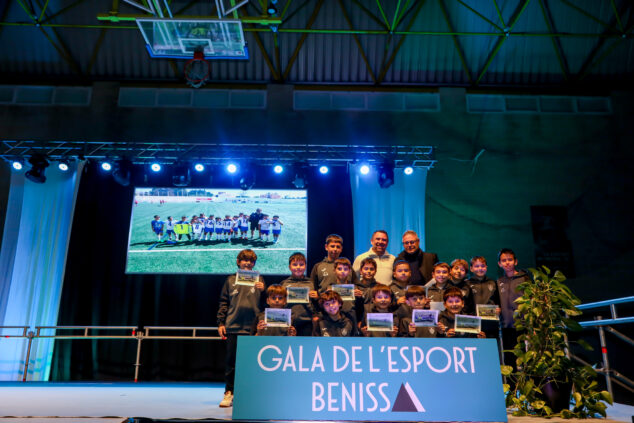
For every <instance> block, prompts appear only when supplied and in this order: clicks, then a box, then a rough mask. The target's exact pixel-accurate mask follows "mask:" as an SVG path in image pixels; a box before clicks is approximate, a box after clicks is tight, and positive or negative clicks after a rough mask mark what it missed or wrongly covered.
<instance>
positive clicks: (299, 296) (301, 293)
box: [286, 286, 310, 304]
mask: <svg viewBox="0 0 634 423" xmlns="http://www.w3.org/2000/svg"><path fill="white" fill-rule="evenodd" d="M309 291H310V289H309V288H308V287H307V286H287V287H286V293H287V295H286V302H287V303H293V304H300V303H301V304H306V303H308V302H309V300H308V292H309Z"/></svg>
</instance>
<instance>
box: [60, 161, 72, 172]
mask: <svg viewBox="0 0 634 423" xmlns="http://www.w3.org/2000/svg"><path fill="white" fill-rule="evenodd" d="M57 167H58V168H59V170H61V171H62V172H66V171H68V169H69V166H68V160H66V159H64V160H60V161H59V163H58V164H57Z"/></svg>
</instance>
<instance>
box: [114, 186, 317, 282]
mask: <svg viewBox="0 0 634 423" xmlns="http://www.w3.org/2000/svg"><path fill="white" fill-rule="evenodd" d="M306 227H307V203H306V191H305V190H273V189H271V190H267V189H256V190H249V191H242V190H237V189H219V188H137V189H136V190H135V193H134V204H133V206H132V217H131V223H130V236H129V244H128V258H127V263H126V273H198V274H200V273H210V274H226V273H227V263H231V262H232V261H234V260H235V255H236V254H237V252H238V251H240V250H242V249H244V248H250V249H252V250H254V251H257V254H258V270H259V271H260V272H261V273H263V274H284V273H285V272H286V271H287V268H286V266H285V259H286V258H287V257H288V256H289V254H291V253H292V252H302V253H306V241H307V235H306Z"/></svg>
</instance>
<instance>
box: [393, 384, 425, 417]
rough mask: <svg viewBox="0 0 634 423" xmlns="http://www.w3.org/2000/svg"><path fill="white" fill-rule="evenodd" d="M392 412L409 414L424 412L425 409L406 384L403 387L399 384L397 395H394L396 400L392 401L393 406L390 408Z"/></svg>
mask: <svg viewBox="0 0 634 423" xmlns="http://www.w3.org/2000/svg"><path fill="white" fill-rule="evenodd" d="M392 411H409V412H424V411H425V409H424V408H423V405H422V404H421V403H420V400H419V399H418V397H417V396H416V394H415V393H414V391H413V390H412V387H411V386H409V383H408V382H405V384H404V385H403V384H402V383H401V388H400V389H399V390H398V395H396V400H394V406H393V407H392Z"/></svg>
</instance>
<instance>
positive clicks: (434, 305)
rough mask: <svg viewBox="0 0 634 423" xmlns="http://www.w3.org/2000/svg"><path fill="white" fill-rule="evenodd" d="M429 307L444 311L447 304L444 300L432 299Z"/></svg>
mask: <svg viewBox="0 0 634 423" xmlns="http://www.w3.org/2000/svg"><path fill="white" fill-rule="evenodd" d="M429 309H430V310H438V311H444V310H445V304H443V302H442V301H431V302H430V303H429Z"/></svg>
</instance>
